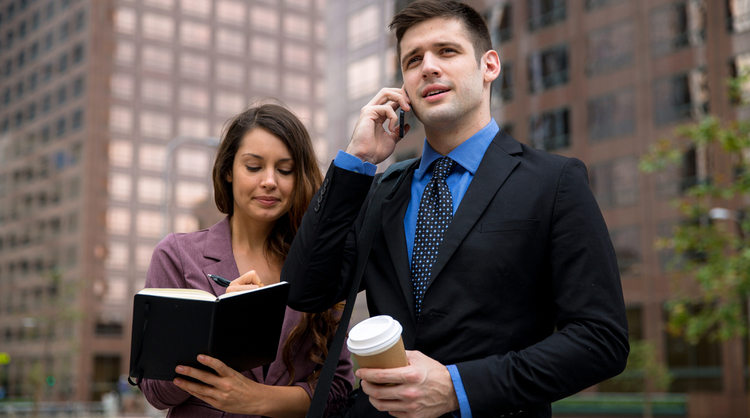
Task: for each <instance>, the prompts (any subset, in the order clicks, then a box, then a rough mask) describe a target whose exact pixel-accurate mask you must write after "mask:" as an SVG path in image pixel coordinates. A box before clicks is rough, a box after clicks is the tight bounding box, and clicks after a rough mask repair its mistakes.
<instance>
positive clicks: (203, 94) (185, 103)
mask: <svg viewBox="0 0 750 418" xmlns="http://www.w3.org/2000/svg"><path fill="white" fill-rule="evenodd" d="M209 102H210V98H209V95H208V90H206V89H204V88H202V87H195V86H187V85H183V86H182V87H181V88H180V105H181V106H182V107H184V108H186V109H192V110H198V111H205V110H208V106H209V104H210V103H209Z"/></svg>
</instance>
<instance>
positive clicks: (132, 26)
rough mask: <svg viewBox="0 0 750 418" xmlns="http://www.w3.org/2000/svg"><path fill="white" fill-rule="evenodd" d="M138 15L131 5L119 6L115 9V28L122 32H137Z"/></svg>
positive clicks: (131, 33) (130, 33)
mask: <svg viewBox="0 0 750 418" xmlns="http://www.w3.org/2000/svg"><path fill="white" fill-rule="evenodd" d="M137 19H138V16H137V15H136V13H135V10H133V9H131V8H129V7H118V8H117V10H116V11H115V29H116V30H117V31H118V32H120V33H127V34H129V35H133V34H135V31H136V26H137Z"/></svg>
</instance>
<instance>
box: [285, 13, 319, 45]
mask: <svg viewBox="0 0 750 418" xmlns="http://www.w3.org/2000/svg"><path fill="white" fill-rule="evenodd" d="M284 33H285V34H286V35H288V36H290V37H294V38H299V39H310V36H311V35H312V34H311V32H310V18H308V17H307V16H303V15H298V14H293V13H284Z"/></svg>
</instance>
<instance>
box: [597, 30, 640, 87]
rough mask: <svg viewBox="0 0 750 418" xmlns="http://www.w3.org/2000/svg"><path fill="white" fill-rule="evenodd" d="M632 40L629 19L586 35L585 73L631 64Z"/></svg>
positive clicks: (598, 72) (614, 68)
mask: <svg viewBox="0 0 750 418" xmlns="http://www.w3.org/2000/svg"><path fill="white" fill-rule="evenodd" d="M634 40H635V29H634V26H633V22H632V21H630V20H628V21H625V22H620V23H617V24H615V25H612V26H609V27H606V28H604V29H600V30H597V31H594V32H591V33H590V34H589V35H588V37H587V44H588V45H587V54H586V73H587V74H588V75H589V76H595V75H599V74H603V73H607V72H611V71H617V70H620V69H622V68H624V67H626V66H629V65H630V64H632V61H633V50H634V47H635V45H634Z"/></svg>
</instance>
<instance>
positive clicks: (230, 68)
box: [216, 59, 245, 85]
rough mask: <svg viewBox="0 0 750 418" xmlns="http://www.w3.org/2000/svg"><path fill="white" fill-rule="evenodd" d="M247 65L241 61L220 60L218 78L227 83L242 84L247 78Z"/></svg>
mask: <svg viewBox="0 0 750 418" xmlns="http://www.w3.org/2000/svg"><path fill="white" fill-rule="evenodd" d="M244 73H245V66H244V65H242V64H240V63H239V62H233V61H227V60H221V59H220V60H218V62H217V63H216V78H217V79H218V80H219V81H221V82H223V83H227V84H234V85H242V83H243V81H244V80H245V74H244Z"/></svg>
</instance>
